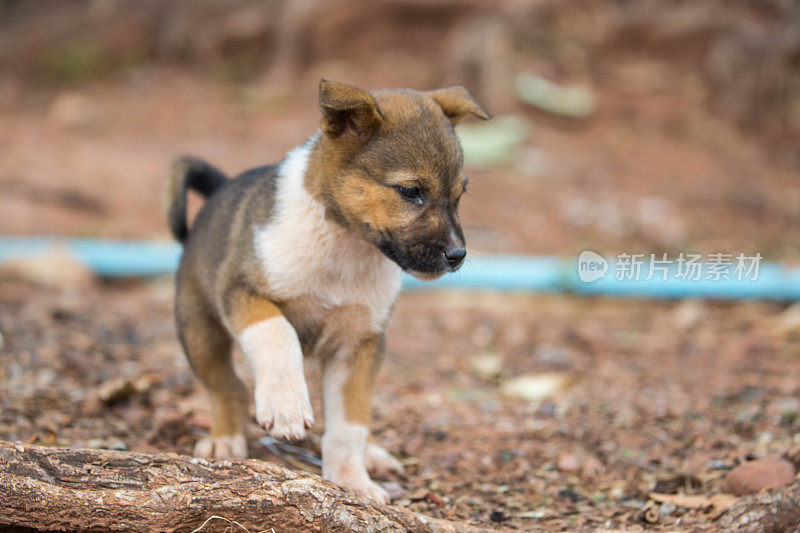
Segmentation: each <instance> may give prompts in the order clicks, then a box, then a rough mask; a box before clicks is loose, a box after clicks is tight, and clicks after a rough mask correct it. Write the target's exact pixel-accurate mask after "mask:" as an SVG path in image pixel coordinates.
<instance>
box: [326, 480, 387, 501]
mask: <svg viewBox="0 0 800 533" xmlns="http://www.w3.org/2000/svg"><path fill="white" fill-rule="evenodd" d="M329 481H333V482H334V483H336V484H337V485H341V486H343V487H345V488H347V489H350V490H352V491H353V492H355V493H357V494H359V495H360V496H364V497H365V498H368V499H370V500H372V501H374V502H377V503H389V502H390V501H391V498H390V497H389V493H388V492H386V489H384V488H383V487H381V486H380V485H378V484H377V483H375V482H374V481H372V480H371V479H370V478H369V476H367V475H366V474H365V475H363V476H344V477H339V476H335V477H334V478H333V479H329Z"/></svg>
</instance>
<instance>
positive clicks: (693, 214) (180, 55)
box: [0, 0, 800, 258]
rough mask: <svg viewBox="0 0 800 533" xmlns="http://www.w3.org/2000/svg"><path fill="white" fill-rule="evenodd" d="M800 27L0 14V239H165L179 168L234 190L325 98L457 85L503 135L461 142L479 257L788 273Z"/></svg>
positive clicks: (582, 5) (554, 17)
mask: <svg viewBox="0 0 800 533" xmlns="http://www.w3.org/2000/svg"><path fill="white" fill-rule="evenodd" d="M798 11H800V10H798V7H797V5H796V3H795V2H792V1H791V0H764V1H751V0H741V1H733V2H730V1H713V0H703V1H693V2H682V1H668V0H657V1H652V0H651V1H642V2H625V1H610V0H609V1H578V0H570V1H530V2H525V1H508V2H489V3H487V2H481V1H461V0H447V1H437V2H424V1H412V0H403V1H382V2H377V3H371V2H353V1H344V0H342V1H339V0H331V1H313V0H300V1H293V2H269V1H234V2H232V1H214V0H202V1H199V2H191V3H186V2H181V1H171V0H166V1H141V2H121V1H113V0H98V1H79V0H68V1H62V0H59V1H47V0H42V1H37V2H26V1H14V0H3V1H2V2H0V113H2V123H3V128H2V131H0V161H1V163H0V186H2V188H3V192H4V194H3V195H2V197H0V212H2V213H3V214H4V216H3V217H2V220H0V232H2V233H13V234H31V233H36V234H52V233H57V234H69V235H85V236H104V237H110V236H115V237H158V236H162V237H163V236H165V235H166V230H165V226H164V223H163V220H162V219H163V217H162V215H161V211H160V209H161V206H160V194H161V187H162V182H163V179H164V176H165V174H166V172H167V169H168V167H169V164H170V162H171V160H172V159H173V158H174V157H175V156H176V154H181V153H192V154H196V155H198V156H201V157H203V158H205V159H207V160H208V161H210V162H212V163H213V164H216V165H218V166H219V167H220V168H222V169H223V170H225V171H226V172H228V173H229V174H231V175H233V174H235V173H238V172H239V171H241V170H244V169H246V168H249V167H252V166H255V165H260V164H264V163H268V162H274V161H277V160H279V159H281V158H282V157H283V155H284V154H285V152H286V151H287V150H288V149H289V148H291V147H293V146H294V145H296V144H298V143H300V142H302V141H303V140H305V139H306V138H307V137H308V136H310V134H311V133H312V132H313V131H314V130H315V129H316V127H317V124H318V118H319V113H318V108H317V104H316V88H317V83H318V81H319V78H320V77H323V76H325V77H329V78H331V79H337V80H341V81H344V82H347V83H351V84H354V85H357V86H359V87H363V88H367V89H374V88H382V87H395V86H402V87H411V88H416V89H432V88H437V87H441V86H445V85H449V84H455V83H463V84H465V85H466V86H468V87H469V88H470V89H471V90H472V91H473V92H474V94H475V95H476V96H477V97H478V98H479V100H480V101H481V102H482V103H483V104H484V105H485V106H486V108H487V109H489V110H490V111H491V113H492V114H493V115H494V116H496V117H500V118H502V119H503V120H498V121H496V122H495V124H491V123H490V124H488V125H487V130H486V131H483V130H481V131H480V134H479V135H477V136H476V135H472V136H471V138H475V142H474V143H471V144H478V145H479V146H478V147H477V148H476V149H477V150H478V151H480V148H481V146H480V145H481V144H484V145H485V146H484V147H483V148H484V150H483V152H482V153H478V154H477V155H476V157H475V159H473V160H471V161H470V162H471V163H472V165H471V167H472V169H471V170H472V174H473V179H472V181H471V183H472V184H473V186H472V188H471V191H470V193H471V194H470V195H469V198H468V201H466V202H465V203H464V214H463V219H464V220H465V224H466V226H467V230H468V235H469V237H470V240H471V244H472V247H473V249H474V250H476V251H486V252H500V251H502V252H518V253H523V252H524V253H544V254H570V253H575V252H578V251H580V250H582V249H585V248H590V249H592V250H596V251H599V252H605V253H616V252H618V251H621V250H624V249H639V248H642V249H646V250H647V251H651V252H659V251H662V250H663V251H674V250H677V249H680V250H686V251H699V252H706V253H708V252H717V251H729V250H730V251H733V250H736V251H744V252H750V251H755V250H759V251H761V252H762V253H764V254H766V255H767V256H769V257H773V258H774V257H779V258H793V257H795V256H796V255H797V249H796V246H794V243H795V242H797V240H798V237H800V223H798V222H800V183H798V182H797V177H798V176H797V169H798V167H800V162H799V161H798V158H800V150H799V149H798V148H800V20H798ZM467 126H469V124H467ZM487 132H488V133H487ZM498 147H499V148H498ZM469 148H470V147H468V151H469ZM484 156H487V157H484Z"/></svg>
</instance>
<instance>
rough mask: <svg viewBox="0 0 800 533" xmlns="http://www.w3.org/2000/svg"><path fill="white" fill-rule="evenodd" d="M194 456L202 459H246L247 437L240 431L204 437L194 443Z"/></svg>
mask: <svg viewBox="0 0 800 533" xmlns="http://www.w3.org/2000/svg"><path fill="white" fill-rule="evenodd" d="M194 456H195V457H202V458H204V459H246V458H247V439H245V437H244V435H242V434H241V433H240V434H237V435H224V436H221V437H204V438H202V439H200V440H199V441H198V442H197V444H196V445H195V447H194Z"/></svg>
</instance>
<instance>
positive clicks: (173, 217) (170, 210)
mask: <svg viewBox="0 0 800 533" xmlns="http://www.w3.org/2000/svg"><path fill="white" fill-rule="evenodd" d="M227 181H228V177H227V176H226V175H225V174H223V173H222V172H220V171H219V170H217V169H216V168H214V167H212V166H211V165H209V164H208V163H206V162H205V161H201V160H200V159H195V158H193V157H181V158H180V159H178V160H177V161H175V163H174V164H173V165H172V172H171V173H170V176H169V180H168V181H167V186H166V190H165V194H164V205H165V206H166V211H167V222H168V223H169V229H170V231H171V232H172V235H173V237H175V238H176V239H177V240H179V241H180V242H183V241H185V240H186V237H187V236H188V235H189V226H188V225H187V224H186V193H187V191H188V190H189V189H194V190H195V191H197V192H199V193H200V194H202V195H203V196H204V197H205V198H208V197H209V196H211V195H212V194H213V193H214V191H216V190H217V189H219V188H220V187H222V186H223V185H224V184H225V183H226V182H227Z"/></svg>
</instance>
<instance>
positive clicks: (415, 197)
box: [395, 187, 422, 204]
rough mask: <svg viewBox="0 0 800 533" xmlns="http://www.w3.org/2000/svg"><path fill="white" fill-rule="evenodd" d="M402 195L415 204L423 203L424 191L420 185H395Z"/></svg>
mask: <svg viewBox="0 0 800 533" xmlns="http://www.w3.org/2000/svg"><path fill="white" fill-rule="evenodd" d="M395 188H396V189H397V192H399V193H400V196H402V197H403V198H405V199H406V200H408V201H409V202H412V203H415V204H421V203H422V191H420V190H419V187H395Z"/></svg>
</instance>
